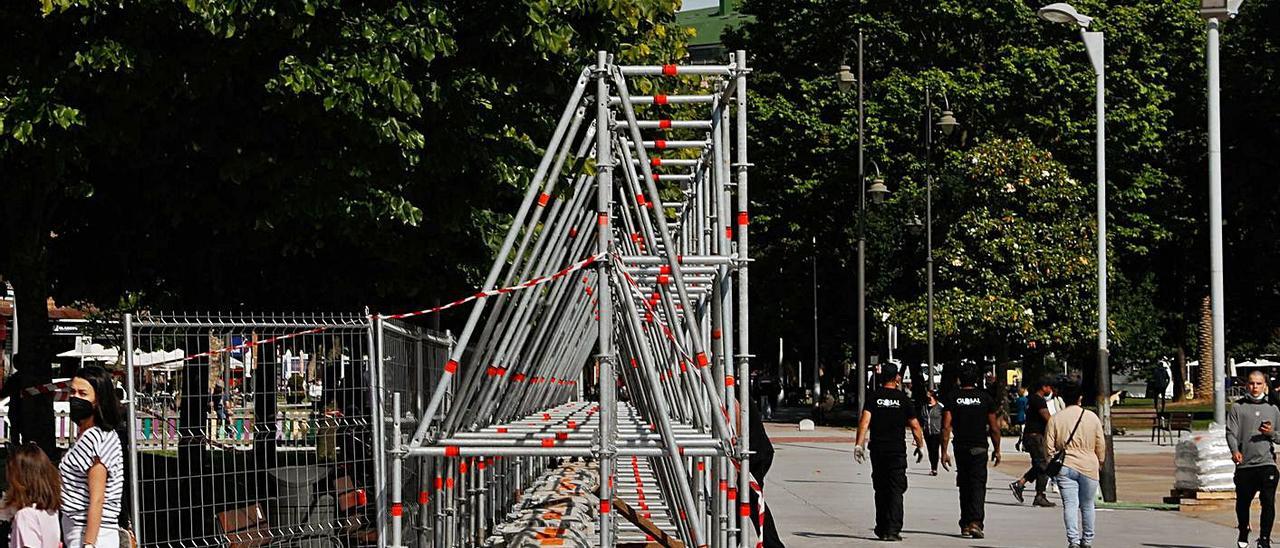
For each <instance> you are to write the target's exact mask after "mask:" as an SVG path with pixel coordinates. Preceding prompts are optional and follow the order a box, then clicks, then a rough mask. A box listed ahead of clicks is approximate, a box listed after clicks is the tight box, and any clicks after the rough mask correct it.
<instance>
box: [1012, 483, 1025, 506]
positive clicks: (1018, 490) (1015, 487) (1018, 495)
mask: <svg viewBox="0 0 1280 548" xmlns="http://www.w3.org/2000/svg"><path fill="white" fill-rule="evenodd" d="M1026 488H1027V486H1025V485H1021V484H1019V483H1018V482H1016V481H1015V482H1013V483H1010V484H1009V490H1010V491H1013V498H1015V499H1018V502H1020V503H1021V502H1027V499H1026V497H1023V496H1022V491H1023V490H1024V489H1026Z"/></svg>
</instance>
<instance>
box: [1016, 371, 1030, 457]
mask: <svg viewBox="0 0 1280 548" xmlns="http://www.w3.org/2000/svg"><path fill="white" fill-rule="evenodd" d="M1026 424H1027V387H1025V386H1022V387H1019V388H1018V397H1016V398H1014V399H1013V426H1014V427H1016V428H1017V429H1018V441H1017V443H1014V444H1013V450H1014V451H1021V450H1022V427H1023V426H1024V425H1026Z"/></svg>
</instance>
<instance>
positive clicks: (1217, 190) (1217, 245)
mask: <svg viewBox="0 0 1280 548" xmlns="http://www.w3.org/2000/svg"><path fill="white" fill-rule="evenodd" d="M1242 3H1244V0H1202V1H1201V3H1200V15H1201V16H1202V17H1204V18H1205V22H1206V23H1205V24H1206V33H1207V34H1208V36H1207V39H1208V44H1206V46H1205V57H1206V63H1205V64H1206V67H1205V68H1206V69H1207V70H1208V73H1209V82H1208V86H1209V301H1210V303H1211V305H1212V307H1213V311H1212V314H1213V363H1211V364H1210V365H1209V367H1210V368H1211V371H1213V421H1214V422H1216V423H1218V424H1226V418H1227V398H1226V395H1227V394H1226V391H1227V389H1226V384H1225V380H1226V379H1224V378H1223V377H1224V376H1225V374H1226V372H1225V368H1224V365H1223V364H1225V363H1226V361H1227V353H1226V348H1225V344H1226V333H1225V326H1224V325H1223V314H1224V312H1223V294H1222V109H1221V106H1222V103H1221V98H1220V91H1221V90H1220V89H1219V84H1218V27H1219V26H1221V24H1222V21H1223V20H1224V19H1230V18H1234V17H1235V16H1236V13H1238V12H1239V11H1240V4H1242Z"/></svg>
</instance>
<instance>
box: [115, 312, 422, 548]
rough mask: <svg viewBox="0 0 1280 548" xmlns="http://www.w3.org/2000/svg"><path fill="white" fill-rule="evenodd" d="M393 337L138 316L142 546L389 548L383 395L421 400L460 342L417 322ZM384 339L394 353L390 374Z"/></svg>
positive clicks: (313, 322) (297, 323) (356, 319)
mask: <svg viewBox="0 0 1280 548" xmlns="http://www.w3.org/2000/svg"><path fill="white" fill-rule="evenodd" d="M384 329H386V330H388V331H391V332H392V333H389V334H388V335H387V336H385V337H382V336H379V335H378V334H377V333H375V332H374V330H373V326H372V324H371V322H370V320H369V319H367V318H366V317H364V316H354V315H351V316H337V315H323V316H317V315H274V316H217V317H209V316H182V315H152V316H144V317H141V318H132V319H131V320H130V321H128V322H126V331H127V339H128V341H129V346H130V357H129V360H128V362H129V368H130V369H131V372H132V375H131V378H132V381H131V382H130V383H129V387H128V391H129V397H130V401H132V402H135V404H136V405H135V407H134V409H133V410H132V413H131V416H132V423H133V426H132V433H131V434H132V439H133V444H132V447H131V453H132V456H133V457H134V459H136V460H135V463H136V464H135V466H136V467H135V468H133V469H132V471H133V472H134V473H133V474H131V475H133V476H134V477H133V478H132V479H131V485H132V486H133V487H134V490H135V491H136V502H137V510H136V514H137V515H138V518H139V519H138V523H139V524H140V526H139V527H137V528H136V529H137V533H138V537H139V541H140V543H141V544H142V545H144V546H163V547H179V546H181V547H198V546H214V545H219V546H226V545H231V546H238V547H244V548H256V547H258V546H267V545H286V544H287V545H291V546H325V545H327V546H335V545H341V546H366V545H367V546H375V545H378V544H379V534H378V533H379V529H380V524H384V523H386V515H385V514H386V512H387V506H386V505H385V500H386V499H385V495H384V494H383V491H384V490H383V489H381V488H380V487H379V486H382V485H385V484H386V483H385V472H384V469H385V460H384V456H385V452H383V451H381V449H382V448H383V443H384V438H382V437H381V436H384V435H386V434H384V428H383V427H382V426H381V425H380V424H379V422H380V419H382V418H384V417H389V416H390V412H389V407H387V409H388V410H387V411H382V408H383V407H384V406H383V402H384V401H389V398H384V397H383V396H385V395H386V394H390V393H392V392H400V393H401V394H402V396H401V397H405V398H410V399H408V400H407V401H413V400H412V398H414V397H416V394H417V393H418V392H419V391H420V390H421V389H422V384H421V381H419V379H421V378H423V377H421V376H420V375H425V374H427V371H423V372H422V373H421V374H420V373H419V372H418V371H419V370H420V369H422V367H420V366H427V367H428V368H429V366H430V365H431V364H432V363H436V362H439V361H440V360H441V358H439V357H437V356H436V354H443V353H444V351H445V348H446V346H444V345H447V337H440V336H437V335H434V334H428V333H426V332H424V331H422V330H419V329H417V328H414V327H410V326H407V325H403V324H397V325H387V326H385V327H384ZM375 341H377V342H382V343H383V344H384V345H385V348H387V349H388V350H389V352H388V353H387V354H386V355H385V358H384V360H383V362H384V364H386V368H387V371H385V372H383V371H380V368H378V367H375V366H374V365H375V363H376V361H375V355H376V354H375V353H376V348H375V347H374V344H375ZM437 367H438V366H437ZM436 378H438V374H437V375H436ZM379 387H382V388H383V390H379ZM408 408H409V407H408V406H406V409H408ZM416 477H417V476H416V475H415V476H414V477H413V478H412V479H413V480H414V481H416Z"/></svg>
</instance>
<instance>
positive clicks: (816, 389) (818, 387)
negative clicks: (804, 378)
mask: <svg viewBox="0 0 1280 548" xmlns="http://www.w3.org/2000/svg"><path fill="white" fill-rule="evenodd" d="M811 259H812V260H813V401H814V403H818V401H819V400H818V398H819V397H820V396H821V395H822V383H821V382H819V376H818V370H819V369H820V366H819V365H818V238H817V236H815V237H814V238H813V256H812V257H811Z"/></svg>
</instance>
